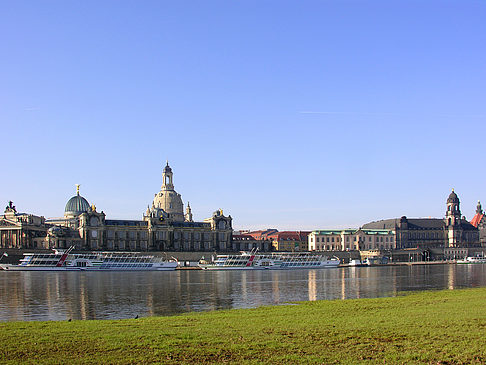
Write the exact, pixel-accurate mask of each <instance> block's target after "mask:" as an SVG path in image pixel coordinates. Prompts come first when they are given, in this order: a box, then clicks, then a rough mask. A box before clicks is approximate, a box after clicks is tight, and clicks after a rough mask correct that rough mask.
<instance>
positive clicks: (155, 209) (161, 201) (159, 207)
mask: <svg viewBox="0 0 486 365" xmlns="http://www.w3.org/2000/svg"><path fill="white" fill-rule="evenodd" d="M150 214H151V216H153V217H155V218H162V220H168V221H172V222H184V204H183V203H182V198H181V195H180V194H178V193H177V192H176V191H175V190H174V182H173V180H172V169H171V168H170V166H169V162H168V161H167V164H166V166H165V167H164V170H163V171H162V187H161V188H160V191H159V192H158V193H157V194H155V197H154V200H153V202H152V209H151V212H150Z"/></svg>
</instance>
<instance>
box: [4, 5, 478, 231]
mask: <svg viewBox="0 0 486 365" xmlns="http://www.w3.org/2000/svg"><path fill="white" fill-rule="evenodd" d="M485 19H486V2H485V1H483V0H456V1H448V0H440V1H439V0H428V1H423V0H417V1H414V0H406V1H401V0H393V1H390V0H386V1H385V0H383V1H378V0H376V1H373V0H367V1H364V0H355V1H352V0H333V1H331V0H328V1H325V0H321V1H305V0H303V1H283V0H275V1H265V0H258V1H251V0H245V1H228V0H224V1H211V0H208V1H98V0H97V1H86V0H83V1H62V0H57V1H4V2H2V3H1V5H0V45H1V50H2V52H1V57H0V123H1V142H0V143H1V144H0V146H1V150H2V154H3V156H2V159H1V160H2V163H1V179H0V202H1V203H2V204H4V205H6V203H7V202H8V200H13V201H14V203H15V205H16V206H17V208H18V210H20V211H23V212H30V213H34V214H39V215H44V216H46V217H55V216H61V215H62V214H63V211H64V205H65V203H66V201H67V200H68V199H69V198H70V197H71V196H73V195H74V193H75V187H74V184H76V183H79V184H81V194H82V195H83V196H85V197H86V198H87V199H88V201H89V202H90V203H94V204H96V206H97V208H98V209H99V210H103V211H104V212H105V213H106V214H107V216H108V217H109V218H130V219H140V218H141V216H142V213H143V212H144V211H145V209H146V207H147V204H149V203H151V201H152V199H153V195H154V194H155V193H156V192H157V191H158V190H159V188H160V185H161V183H162V180H161V172H162V168H163V166H164V165H165V161H166V160H167V159H168V160H169V162H170V164H171V166H172V168H173V171H174V183H175V187H176V190H177V191H178V192H179V193H181V194H182V198H183V200H184V203H187V201H189V202H190V203H191V206H192V207H193V213H194V216H195V219H196V220H202V219H204V218H206V217H209V216H210V215H211V213H212V212H213V211H215V210H216V209H219V208H223V209H224V211H225V213H226V214H228V213H229V214H231V215H232V216H233V218H234V227H235V228H237V229H239V228H251V229H257V228H264V227H276V228H278V229H318V228H331V227H358V226H360V225H362V224H364V223H366V222H368V221H371V220H377V219H382V218H392V217H399V216H402V215H407V216H408V217H427V216H433V217H442V216H443V215H444V213H445V200H446V199H447V196H448V194H449V193H450V189H451V188H455V190H456V192H457V193H458V195H459V198H460V199H461V203H462V205H461V208H462V211H463V214H465V215H466V217H467V218H469V219H470V218H472V215H473V214H474V210H475V207H476V202H477V200H478V199H482V200H484V203H485V205H486V185H485V181H486V172H485V168H484V161H485V157H486V156H485V146H484V141H485V132H486V102H485V101H486V88H485V85H486V21H485ZM1 208H2V209H3V206H2V207H1Z"/></svg>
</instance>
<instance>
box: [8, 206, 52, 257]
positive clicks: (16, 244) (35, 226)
mask: <svg viewBox="0 0 486 365" xmlns="http://www.w3.org/2000/svg"><path fill="white" fill-rule="evenodd" d="M47 230H48V227H47V226H46V224H45V218H44V217H39V216H36V215H33V214H27V213H19V212H17V209H16V208H15V206H14V205H13V203H12V202H11V201H10V202H9V203H8V205H7V207H6V208H5V211H4V214H3V216H0V248H36V247H40V245H42V242H43V241H44V239H45V237H46V235H47Z"/></svg>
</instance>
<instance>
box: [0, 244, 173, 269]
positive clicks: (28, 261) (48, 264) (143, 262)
mask: <svg viewBox="0 0 486 365" xmlns="http://www.w3.org/2000/svg"><path fill="white" fill-rule="evenodd" d="M73 249H74V246H72V247H70V248H69V249H67V250H66V251H57V250H56V251H54V253H47V254H42V253H25V254H24V257H23V258H22V259H21V260H20V263H19V264H0V268H2V269H3V270H8V271H171V270H175V269H176V267H177V265H178V262H177V260H175V259H172V260H163V259H159V258H155V257H154V256H144V255H134V254H133V253H114V252H89V253H72V250H73Z"/></svg>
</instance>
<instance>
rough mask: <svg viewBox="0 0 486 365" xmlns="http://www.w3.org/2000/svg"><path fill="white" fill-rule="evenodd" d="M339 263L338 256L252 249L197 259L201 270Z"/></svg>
mask: <svg viewBox="0 0 486 365" xmlns="http://www.w3.org/2000/svg"><path fill="white" fill-rule="evenodd" d="M339 263H340V261H339V259H338V258H328V257H327V256H324V255H319V254H313V253H285V252H282V253H271V254H257V253H256V251H252V252H249V253H248V252H242V253H241V254H240V255H217V256H216V258H213V260H211V261H205V260H201V261H199V267H200V268H201V269H203V270H277V269H287V270H288V269H322V268H332V267H337V266H338V265H339Z"/></svg>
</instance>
